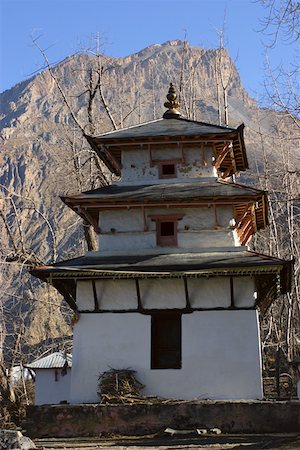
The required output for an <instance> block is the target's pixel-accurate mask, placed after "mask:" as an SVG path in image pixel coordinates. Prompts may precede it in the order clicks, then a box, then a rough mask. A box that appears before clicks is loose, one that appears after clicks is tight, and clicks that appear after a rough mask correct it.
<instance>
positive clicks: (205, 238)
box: [99, 206, 236, 252]
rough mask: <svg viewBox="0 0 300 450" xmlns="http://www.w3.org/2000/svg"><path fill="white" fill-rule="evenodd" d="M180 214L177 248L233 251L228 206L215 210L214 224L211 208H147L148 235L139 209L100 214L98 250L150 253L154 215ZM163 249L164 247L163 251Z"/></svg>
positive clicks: (153, 235)
mask: <svg viewBox="0 0 300 450" xmlns="http://www.w3.org/2000/svg"><path fill="white" fill-rule="evenodd" d="M172 214H183V218H182V219H181V220H179V221H178V223H177V229H178V232H177V241H178V246H177V247H178V248H186V249H189V248H193V249H195V248H199V249H201V248H205V247H206V248H207V247H224V246H227V247H232V246H235V245H236V242H235V238H234V233H233V230H232V229H231V227H230V220H231V219H232V217H233V211H232V207H231V206H218V207H217V208H216V216H217V223H215V213H214V209H213V208H212V207H202V208H189V209H180V208H164V209H163V208H146V209H145V217H146V225H147V231H144V219H143V212H142V209H141V208H138V209H126V210H125V209H124V210H115V211H114V210H111V211H103V212H102V213H101V215H100V219H99V225H100V228H101V234H100V236H99V248H100V250H101V251H105V252H108V251H131V250H142V249H145V250H151V249H154V248H157V243H156V222H155V221H154V220H152V219H151V216H153V215H162V216H163V215H165V216H168V215H172ZM162 248H163V247H162Z"/></svg>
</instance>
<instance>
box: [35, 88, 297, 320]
mask: <svg viewBox="0 0 300 450" xmlns="http://www.w3.org/2000/svg"><path fill="white" fill-rule="evenodd" d="M167 98H168V102H166V103H165V106H166V107H167V108H168V110H167V111H166V112H165V114H164V116H163V118H162V119H159V120H155V121H152V122H148V123H144V124H141V125H137V126H133V127H129V128H126V129H121V130H116V131H112V132H109V133H105V134H102V135H100V136H87V139H88V141H89V142H90V145H91V146H92V148H93V149H94V150H95V151H96V152H97V154H98V155H99V156H100V158H101V159H102V161H103V162H104V163H105V165H106V166H107V168H108V169H109V170H110V171H111V172H112V173H114V174H115V175H117V176H121V175H122V173H123V171H124V169H123V167H122V160H123V156H122V155H123V153H125V152H127V151H128V150H129V151H133V150H134V151H136V152H139V151H143V152H144V151H145V150H146V151H147V155H148V165H149V167H152V166H155V165H157V164H158V165H159V164H161V161H158V160H156V156H155V154H157V149H161V151H163V149H164V148H166V147H167V148H168V149H176V151H177V154H178V156H177V159H176V160H173V163H174V164H175V165H176V166H178V167H184V166H185V164H186V161H185V151H186V149H191V148H195V146H196V148H198V149H199V155H201V158H202V159H203V161H202V162H203V164H202V165H203V166H205V165H206V161H205V146H207V145H209V146H210V148H211V149H212V152H213V171H214V176H209V177H202V178H201V177H199V178H197V179H195V178H194V179H189V178H187V177H178V179H176V178H175V179H172V180H171V182H170V180H168V179H166V180H164V179H160V180H154V179H153V180H151V179H146V180H145V181H143V179H140V180H139V181H138V182H135V180H133V181H132V180H131V181H132V182H130V177H129V181H128V180H127V182H123V183H122V182H121V183H118V184H114V185H111V186H106V187H100V188H98V189H95V190H92V191H87V192H83V193H81V194H77V195H72V196H65V197H62V200H63V201H64V203H66V205H67V206H69V207H70V208H72V209H73V210H74V211H75V212H76V213H77V214H79V215H80V216H81V217H82V218H83V219H84V220H86V221H88V222H89V223H90V224H91V225H92V226H93V227H94V230H95V231H96V233H98V234H100V237H101V228H100V223H99V216H100V217H101V214H102V213H103V212H105V211H109V210H116V209H118V208H123V209H124V208H127V210H129V209H130V208H140V209H141V211H142V212H143V215H144V231H141V235H142V234H143V232H146V231H147V227H148V224H147V220H146V217H145V209H149V208H150V209H151V208H154V207H155V208H161V209H164V208H165V209H166V210H174V211H175V210H176V209H179V208H180V209H181V210H182V209H185V208H201V207H203V206H207V207H209V208H213V209H214V210H215V209H216V208H217V207H220V206H226V205H227V206H228V205H231V206H232V211H233V222H232V227H231V228H232V230H234V232H235V233H236V236H237V240H238V241H239V245H240V246H236V247H234V248H224V249H220V248H211V249H202V250H201V251H197V249H190V250H186V249H184V248H172V249H165V248H163V247H161V248H157V249H150V248H148V249H147V248H142V249H141V250H142V251H141V252H139V251H131V252H130V251H129V252H127V253H125V254H124V252H122V251H120V252H119V253H118V252H116V251H114V252H111V253H109V252H104V253H103V252H101V239H100V251H99V252H95V253H89V254H87V255H86V256H82V257H80V258H76V259H73V260H68V261H64V262H60V263H56V264H53V265H51V266H43V267H38V268H36V269H35V270H34V271H33V272H32V273H33V274H34V275H35V276H37V277H39V278H41V279H43V280H45V281H49V279H51V282H52V283H53V284H54V286H56V287H57V289H58V290H59V291H60V292H61V293H62V294H63V295H64V296H65V298H66V300H67V301H68V303H69V304H70V305H71V306H72V307H73V308H74V309H76V294H75V291H76V289H75V283H76V280H77V279H79V278H83V279H99V278H116V279H118V278H134V279H137V280H138V279H139V278H147V277H148V278H149V277H150V278H164V277H165V278H174V277H175V278H187V277H203V276H222V275H226V276H227V275H229V276H230V275H234V276H239V275H253V276H255V277H256V280H257V285H258V298H257V306H260V308H261V310H262V311H265V310H266V309H267V307H268V306H269V304H270V303H271V301H272V300H273V299H274V298H275V297H276V295H277V293H278V291H280V292H287V291H288V290H289V289H290V280H291V263H290V262H289V261H283V260H281V259H278V258H274V257H269V256H266V255H261V254H258V253H256V252H251V251H249V250H248V249H247V248H246V247H244V246H245V245H246V244H248V242H249V241H250V239H251V236H252V235H253V234H254V233H255V232H256V231H257V230H260V229H263V228H265V227H266V226H267V224H268V206H267V205H268V201H267V193H266V192H264V191H261V190H258V189H255V188H252V187H248V186H244V185H241V184H238V183H235V182H234V179H233V177H234V175H235V174H236V173H237V172H240V171H243V170H246V169H247V168H248V161H247V156H246V150H245V144H244V138H243V129H244V125H240V126H239V127H238V128H230V127H224V126H218V125H212V124H208V123H204V122H198V121H193V120H189V119H185V118H183V117H181V115H180V114H179V113H178V103H177V102H176V94H175V91H174V88H173V86H172V85H171V86H170V90H169V93H168V96H167ZM132 167H134V166H132ZM163 178H164V177H163ZM165 178H168V177H167V176H166V177H165ZM124 214H126V212H124ZM214 228H215V229H216V230H217V229H218V220H217V215H216V219H215V226H214Z"/></svg>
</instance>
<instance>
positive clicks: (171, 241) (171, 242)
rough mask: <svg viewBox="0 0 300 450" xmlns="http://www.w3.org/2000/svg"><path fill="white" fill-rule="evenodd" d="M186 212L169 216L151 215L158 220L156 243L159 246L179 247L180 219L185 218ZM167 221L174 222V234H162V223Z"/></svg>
mask: <svg viewBox="0 0 300 450" xmlns="http://www.w3.org/2000/svg"><path fill="white" fill-rule="evenodd" d="M183 216H184V214H174V215H168V216H162V215H150V216H149V217H150V218H151V219H152V220H154V221H155V222H156V245H157V246H158V247H177V245H178V240H177V234H178V230H177V228H178V225H177V222H178V220H181V219H182V218H183ZM165 222H173V224H174V235H170V236H162V235H161V224H162V223H165Z"/></svg>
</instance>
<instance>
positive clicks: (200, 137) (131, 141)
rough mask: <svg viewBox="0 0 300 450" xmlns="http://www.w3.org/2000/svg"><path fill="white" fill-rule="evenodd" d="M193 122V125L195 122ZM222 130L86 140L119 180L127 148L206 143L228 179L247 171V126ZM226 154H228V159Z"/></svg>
mask: <svg viewBox="0 0 300 450" xmlns="http://www.w3.org/2000/svg"><path fill="white" fill-rule="evenodd" d="M179 120H185V119H179ZM190 122H192V123H193V122H194V121H190ZM195 123H196V122H195ZM222 128H224V131H223V132H219V133H206V134H195V135H189V136H186V135H184V134H182V135H176V136H169V135H159V136H136V137H134V136H132V137H123V138H122V137H118V136H117V135H116V136H115V135H114V134H112V136H111V137H108V136H107V135H100V136H89V135H86V136H85V137H86V139H87V141H88V142H89V144H90V145H91V147H92V148H93V150H94V151H95V152H96V153H97V155H98V156H99V158H100V159H101V160H102V161H103V162H104V164H105V165H106V166H107V168H108V169H109V170H110V171H111V172H112V173H114V174H115V175H117V176H120V175H121V152H122V149H126V148H128V147H130V149H136V148H149V145H150V146H153V147H154V146H155V145H162V144H163V145H166V144H168V145H170V144H172V145H176V146H177V145H193V144H198V143H199V144H201V143H203V142H206V143H211V144H212V145H213V148H214V150H215V152H216V155H215V156H216V163H217V164H218V170H219V171H220V172H221V173H223V174H225V175H223V177H224V178H225V177H229V176H231V175H232V174H233V173H235V172H237V171H243V170H246V169H248V168H249V165H248V160H247V154H246V149H245V143H244V124H241V125H240V126H239V127H238V128H237V129H233V128H230V129H228V130H225V127H222ZM228 144H230V145H228ZM224 149H225V150H224ZM224 151H226V154H225V156H224ZM220 159H222V161H221V163H220V164H219V163H218V160H220Z"/></svg>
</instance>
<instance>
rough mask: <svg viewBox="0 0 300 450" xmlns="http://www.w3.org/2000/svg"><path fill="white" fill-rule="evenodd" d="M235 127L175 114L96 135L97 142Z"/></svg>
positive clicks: (205, 133) (224, 130) (230, 130)
mask: <svg viewBox="0 0 300 450" xmlns="http://www.w3.org/2000/svg"><path fill="white" fill-rule="evenodd" d="M235 132H236V129H235V128H230V127H223V126H220V125H212V124H209V123H205V122H197V121H195V120H190V119H186V118H184V117H181V116H177V117H176V116H175V117H174V118H169V119H164V118H162V119H157V120H152V121H151V122H145V123H142V124H140V125H135V126H132V127H128V128H123V129H121V130H115V131H110V132H108V133H104V134H101V135H100V136H96V137H95V138H94V139H96V140H97V142H102V143H103V144H105V143H108V142H109V143H114V142H116V141H117V140H118V141H119V140H120V139H122V140H127V139H130V140H136V139H141V138H158V137H161V138H163V137H165V136H167V137H183V136H189V137H191V136H199V137H200V136H209V135H217V136H218V135H223V134H225V135H228V134H230V133H235Z"/></svg>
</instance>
